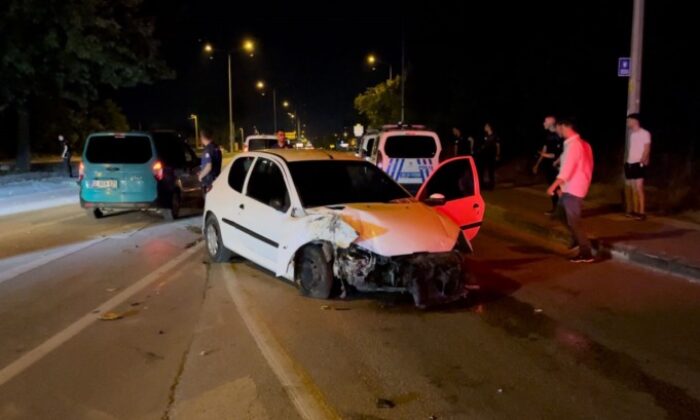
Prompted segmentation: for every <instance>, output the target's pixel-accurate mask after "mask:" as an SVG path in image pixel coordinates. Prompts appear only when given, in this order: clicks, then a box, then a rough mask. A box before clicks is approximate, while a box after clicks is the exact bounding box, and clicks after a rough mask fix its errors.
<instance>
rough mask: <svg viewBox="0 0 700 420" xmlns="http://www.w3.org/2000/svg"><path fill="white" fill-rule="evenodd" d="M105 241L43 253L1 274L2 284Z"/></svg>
mask: <svg viewBox="0 0 700 420" xmlns="http://www.w3.org/2000/svg"><path fill="white" fill-rule="evenodd" d="M105 239H107V238H97V239H92V240H89V241H85V242H80V243H77V244H73V245H67V246H63V247H59V248H57V249H53V250H50V251H49V252H48V253H44V252H42V254H43V255H39V256H37V258H35V259H32V260H31V261H29V262H27V263H25V264H20V265H17V266H15V267H12V268H10V269H9V270H5V271H2V272H0V284H2V283H3V282H6V281H7V280H10V279H13V278H15V277H17V276H19V275H21V274H24V273H26V272H28V271H32V270H34V269H35V268H37V267H41V266H42V265H45V264H48V263H50V262H52V261H56V260H57V259H59V258H63V257H65V256H67V255H70V254H74V253H76V252H78V251H81V250H83V249H85V248H87V247H89V246H92V245H94V244H96V243H98V242H102V241H104V240H105Z"/></svg>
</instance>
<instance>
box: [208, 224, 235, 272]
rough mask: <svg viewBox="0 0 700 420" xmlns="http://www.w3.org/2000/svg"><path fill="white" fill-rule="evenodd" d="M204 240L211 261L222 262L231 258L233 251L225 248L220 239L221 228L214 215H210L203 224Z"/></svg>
mask: <svg viewBox="0 0 700 420" xmlns="http://www.w3.org/2000/svg"><path fill="white" fill-rule="evenodd" d="M204 242H205V244H206V245H207V254H209V259H210V260H211V262H215V263H223V262H228V261H230V260H231V258H233V252H231V251H229V250H228V249H226V247H225V246H224V244H223V242H222V241H221V229H219V222H217V221H216V217H214V216H212V215H210V216H209V217H207V221H206V223H205V224H204Z"/></svg>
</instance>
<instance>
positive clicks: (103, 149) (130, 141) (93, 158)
mask: <svg viewBox="0 0 700 420" xmlns="http://www.w3.org/2000/svg"><path fill="white" fill-rule="evenodd" d="M152 157H153V150H152V148H151V139H150V138H148V137H146V136H128V135H127V136H124V137H117V136H107V135H105V136H94V137H90V141H88V144H87V149H86V150H85V158H86V159H87V161H88V162H90V163H146V162H148V161H149V160H151V158H152Z"/></svg>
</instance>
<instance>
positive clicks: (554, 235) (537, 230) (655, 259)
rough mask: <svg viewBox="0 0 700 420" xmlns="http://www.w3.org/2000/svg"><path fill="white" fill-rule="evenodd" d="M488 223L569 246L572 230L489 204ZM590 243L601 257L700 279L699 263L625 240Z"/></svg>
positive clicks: (692, 279)
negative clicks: (644, 248)
mask: <svg viewBox="0 0 700 420" xmlns="http://www.w3.org/2000/svg"><path fill="white" fill-rule="evenodd" d="M488 210H489V211H488V216H487V219H486V220H487V222H491V223H495V224H501V225H503V224H505V225H508V226H510V227H511V228H515V229H518V230H521V231H524V232H526V233H529V234H532V235H536V236H539V237H541V238H543V239H546V240H549V241H552V242H556V243H558V244H563V245H568V244H569V242H570V236H569V233H568V232H566V231H565V230H564V229H563V228H559V227H556V228H555V227H552V226H548V225H547V224H543V223H541V222H538V221H535V220H528V218H525V217H522V216H520V215H518V214H516V213H515V212H513V211H510V210H507V209H505V208H503V207H500V206H498V205H495V204H493V203H488ZM591 245H592V246H593V250H594V252H595V253H596V255H598V256H602V257H603V258H612V259H613V260H617V261H622V262H627V263H633V264H637V265H640V266H643V267H647V268H651V269H654V270H657V271H661V272H664V273H670V274H674V275H678V276H682V277H685V278H686V279H689V280H691V281H694V282H700V266H697V265H693V264H690V263H688V262H687V261H683V260H681V259H678V258H676V257H673V256H669V255H663V254H661V255H660V254H650V253H648V252H645V251H642V250H640V249H638V248H637V247H635V246H632V245H628V244H625V243H608V242H604V241H600V240H599V239H598V238H595V237H591Z"/></svg>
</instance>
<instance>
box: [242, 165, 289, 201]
mask: <svg viewBox="0 0 700 420" xmlns="http://www.w3.org/2000/svg"><path fill="white" fill-rule="evenodd" d="M246 194H247V195H248V196H249V197H250V198H252V199H254V200H257V201H259V202H261V203H263V204H265V205H267V206H270V207H272V208H274V209H275V210H277V211H281V212H283V213H284V212H286V211H287V210H288V209H289V206H290V200H289V192H288V191H287V185H286V184H285V182H284V176H283V175H282V171H281V170H280V168H279V166H277V164H276V163H274V162H272V161H271V160H269V159H263V158H259V159H258V160H257V162H256V163H255V166H254V167H253V172H252V173H251V174H250V180H249V181H248V188H247V190H246Z"/></svg>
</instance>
